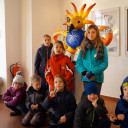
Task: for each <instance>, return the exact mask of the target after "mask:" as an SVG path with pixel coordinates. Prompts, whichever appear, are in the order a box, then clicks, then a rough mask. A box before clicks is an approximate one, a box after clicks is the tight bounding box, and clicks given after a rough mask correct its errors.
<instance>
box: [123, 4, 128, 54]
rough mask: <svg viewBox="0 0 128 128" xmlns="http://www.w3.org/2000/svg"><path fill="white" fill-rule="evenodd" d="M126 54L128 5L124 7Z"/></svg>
mask: <svg viewBox="0 0 128 128" xmlns="http://www.w3.org/2000/svg"><path fill="white" fill-rule="evenodd" d="M124 21H125V23H124V27H125V28H124V30H125V55H126V56H128V6H125V7H124Z"/></svg>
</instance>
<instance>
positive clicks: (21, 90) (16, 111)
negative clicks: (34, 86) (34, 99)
mask: <svg viewBox="0 0 128 128" xmlns="http://www.w3.org/2000/svg"><path fill="white" fill-rule="evenodd" d="M26 88H27V85H26V83H25V82H24V78H23V76H22V73H21V71H19V72H17V73H16V76H15V77H14V79H13V82H12V86H11V87H10V88H8V89H7V91H6V92H5V93H4V95H3V96H2V100H3V101H4V102H5V106H6V107H8V108H10V109H11V110H13V112H10V116H17V115H20V114H21V113H26V112H27V109H26V107H25V103H24V99H25V94H26Z"/></svg>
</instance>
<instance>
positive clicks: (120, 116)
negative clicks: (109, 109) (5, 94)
mask: <svg viewBox="0 0 128 128" xmlns="http://www.w3.org/2000/svg"><path fill="white" fill-rule="evenodd" d="M124 118H125V116H124V114H118V115H117V119H118V120H124Z"/></svg>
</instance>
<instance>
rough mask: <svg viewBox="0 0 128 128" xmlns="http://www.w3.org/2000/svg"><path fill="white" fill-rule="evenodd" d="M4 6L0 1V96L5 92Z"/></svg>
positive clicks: (0, 0) (2, 0)
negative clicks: (0, 81) (0, 79)
mask: <svg viewBox="0 0 128 128" xmlns="http://www.w3.org/2000/svg"><path fill="white" fill-rule="evenodd" d="M4 5H5V4H4V0H0V65H1V68H0V77H2V79H3V81H4V85H2V86H0V94H2V92H4V91H5V90H6V86H5V85H6V84H7V70H6V44H5V8H4V7H5V6H4Z"/></svg>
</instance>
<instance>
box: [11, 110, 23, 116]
mask: <svg viewBox="0 0 128 128" xmlns="http://www.w3.org/2000/svg"><path fill="white" fill-rule="evenodd" d="M18 115H21V112H19V111H15V112H10V116H18Z"/></svg>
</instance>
